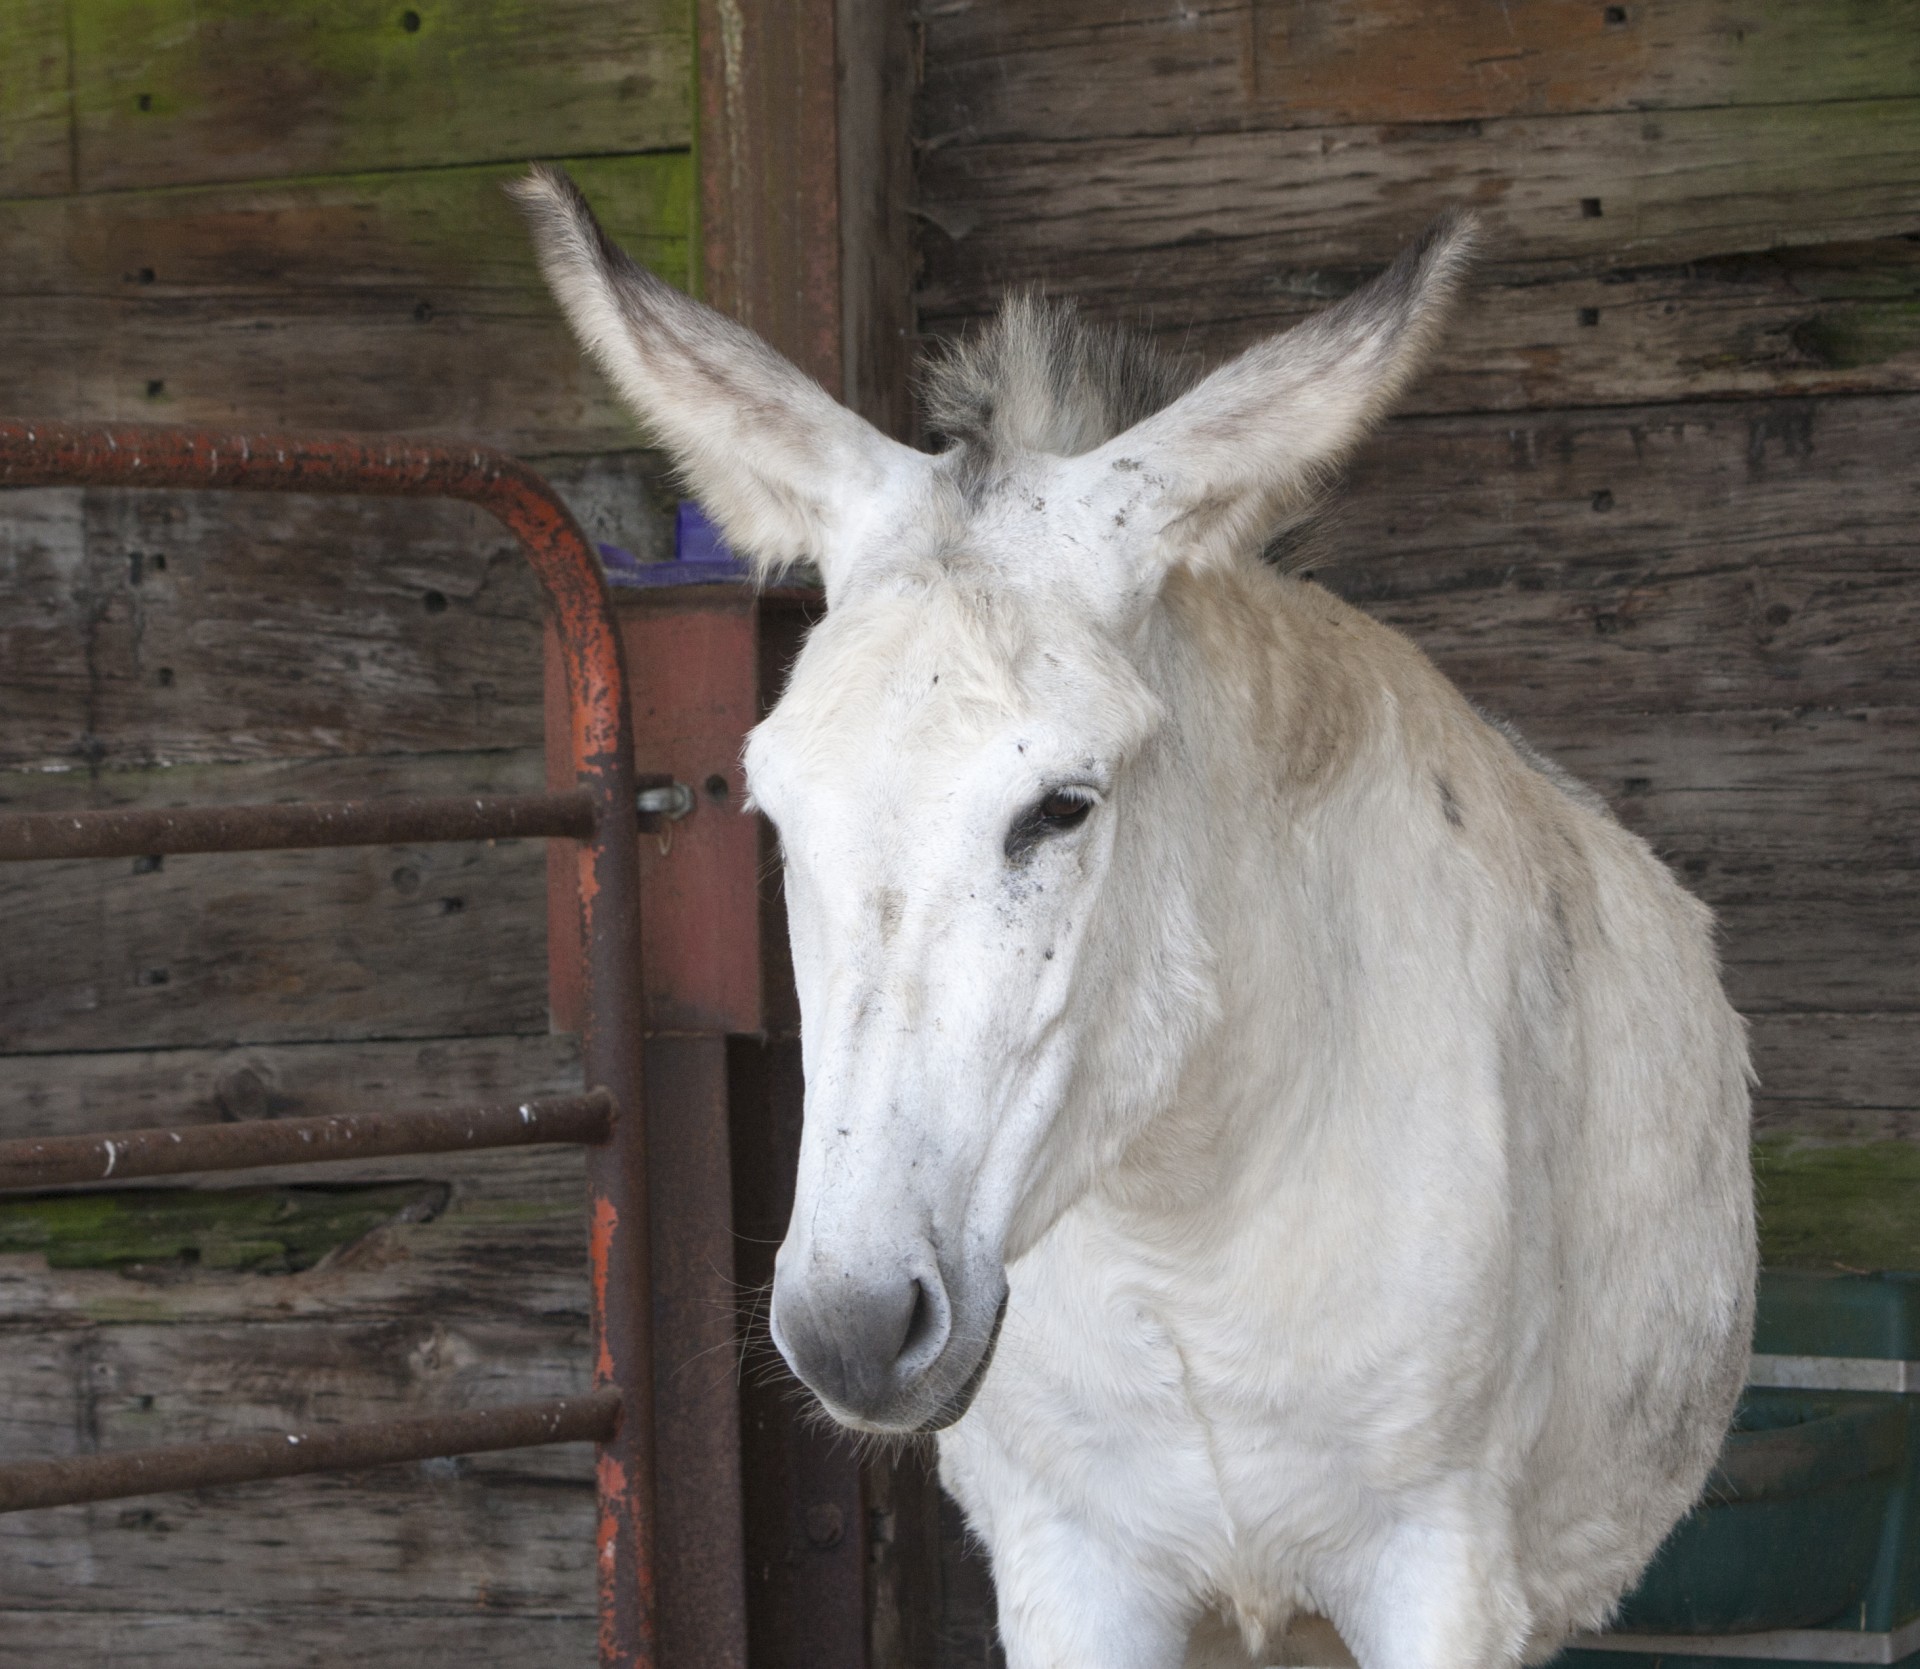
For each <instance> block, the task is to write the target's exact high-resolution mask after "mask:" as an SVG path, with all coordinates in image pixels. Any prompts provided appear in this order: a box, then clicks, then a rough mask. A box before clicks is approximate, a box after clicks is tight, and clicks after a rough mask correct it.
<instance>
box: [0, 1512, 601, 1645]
mask: <svg viewBox="0 0 1920 1669" xmlns="http://www.w3.org/2000/svg"><path fill="white" fill-rule="evenodd" d="M429 1510H430V1509H429ZM589 1533H591V1530H590V1527H589ZM161 1545H162V1546H164V1545H165V1544H164V1543H162V1544H161ZM240 1586H241V1584H240V1583H239V1582H238V1581H237V1580H236V1579H235V1578H234V1577H232V1576H228V1577H227V1578H226V1579H225V1580H223V1581H221V1582H219V1583H218V1584H217V1585H214V1591H215V1598H214V1601H213V1603H214V1604H215V1605H216V1606H218V1607H220V1608H219V1609H209V1610H193V1609H189V1606H190V1603H191V1600H190V1596H186V1595H182V1594H178V1593H175V1594H172V1595H169V1596H167V1598H166V1599H165V1600H163V1601H161V1602H160V1607H161V1608H159V1609H154V1610H146V1611H142V1610H135V1609H132V1608H129V1607H125V1606H115V1605H111V1604H109V1603H107V1597H106V1596H101V1598H100V1599H99V1601H98V1602H96V1603H94V1604H90V1605H87V1606H85V1607H84V1608H78V1607H76V1608H69V1607H65V1606H62V1607H40V1608H35V1609H32V1610H28V1609H24V1608H12V1607H9V1608H8V1609H6V1610H5V1611H4V1612H0V1623H3V1625H4V1626H0V1669H45V1666H46V1665H47V1664H49V1663H56V1662H62V1661H64V1662H71V1663H89V1664H119V1663H137V1664H139V1665H140V1666H141V1669H251V1666H252V1665H255V1664H260V1663H272V1664H274V1665H276V1666H277V1669H339V1665H340V1664H341V1663H342V1661H350V1662H354V1663H365V1664H407V1665H410V1666H411V1669H477V1666H479V1665H483V1664H490V1663H502V1664H509V1663H512V1664H519V1663H550V1664H556V1665H559V1664H588V1663H591V1662H592V1661H593V1657H594V1650H595V1639H596V1631H597V1619H596V1617H595V1616H594V1614H593V1613H592V1611H591V1610H587V1611H581V1612H577V1613H569V1612H552V1613H543V1614H541V1615H537V1616H520V1615H514V1614H511V1613H506V1612H502V1611H501V1610H500V1609H498V1608H497V1607H490V1606H488V1605H487V1604H485V1603H484V1602H482V1603H477V1604H473V1605H469V1606H467V1607H465V1608H464V1609H463V1611H461V1612H460V1613H458V1614H454V1615H429V1616H417V1615H402V1614H397V1613H395V1612H392V1611H381V1612H379V1613H377V1614H375V1615H372V1616H369V1615H367V1614H365V1613H363V1612H361V1611H360V1610H358V1609H357V1608H356V1607H355V1605H354V1601H353V1594H352V1588H351V1584H350V1583H349V1582H344V1581H343V1582H342V1583H341V1584H340V1593H339V1597H338V1599H337V1600H336V1602H335V1603H334V1605H333V1606H332V1607H331V1608H329V1609H327V1610H325V1611H324V1612H323V1611H319V1610H314V1611H306V1612H298V1611H288V1610H286V1609H273V1610H259V1611H250V1610H239V1609H233V1608H232V1607H235V1606H236V1605H237V1604H238V1601H237V1599H236V1595H235V1590H236V1589H237V1588H239V1587H240Z"/></svg>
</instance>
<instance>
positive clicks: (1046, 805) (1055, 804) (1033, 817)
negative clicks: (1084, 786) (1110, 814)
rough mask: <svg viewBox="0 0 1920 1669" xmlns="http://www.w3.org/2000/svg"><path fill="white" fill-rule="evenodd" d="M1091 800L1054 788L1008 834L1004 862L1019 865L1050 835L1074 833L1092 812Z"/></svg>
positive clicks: (1069, 791)
mask: <svg viewBox="0 0 1920 1669" xmlns="http://www.w3.org/2000/svg"><path fill="white" fill-rule="evenodd" d="M1093 805H1094V802H1093V800H1092V798H1091V797H1090V796H1089V795H1087V794H1086V793H1084V792H1083V791H1080V790H1078V789H1072V788H1056V789H1055V790H1054V791H1053V792H1052V793H1051V794H1049V795H1048V796H1047V797H1046V798H1045V799H1044V800H1042V801H1040V803H1039V804H1038V805H1035V806H1032V807H1030V808H1029V809H1028V810H1026V811H1024V812H1022V813H1021V814H1020V816H1019V818H1018V819H1016V821H1015V822H1014V825H1013V827H1012V828H1010V829H1009V830H1007V861H1008V862H1009V863H1019V862H1021V861H1022V860H1023V859H1024V858H1026V857H1027V855H1028V854H1029V853H1031V852H1032V851H1033V849H1034V847H1036V846H1038V845H1039V844H1040V842H1041V841H1043V840H1046V839H1047V838H1048V837H1049V836H1051V835H1057V834H1065V833H1066V832H1067V830H1069V829H1077V828H1079V827H1080V825H1081V824H1082V823H1084V822H1086V820H1087V813H1088V812H1090V811H1092V810H1093Z"/></svg>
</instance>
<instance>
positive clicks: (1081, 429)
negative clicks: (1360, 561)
mask: <svg viewBox="0 0 1920 1669" xmlns="http://www.w3.org/2000/svg"><path fill="white" fill-rule="evenodd" d="M1204 375H1205V371H1204V370H1202V369H1200V368H1197V367H1193V366H1188V365H1182V364H1180V363H1178V362H1177V361H1175V360H1172V359H1169V358H1168V357H1167V356H1166V355H1165V354H1164V353H1162V352H1161V351H1160V350H1159V349H1158V348H1156V347H1155V346H1154V345H1153V344H1152V343H1151V342H1149V341H1147V340H1146V338H1145V337H1142V336H1134V335H1130V334H1128V333H1127V332H1125V331H1121V330H1113V329H1110V328H1109V327H1107V326H1104V325H1094V324H1089V323H1087V321H1086V320H1085V319H1083V318H1081V317H1080V310H1079V308H1078V307H1077V306H1075V305H1074V303H1073V302H1071V301H1065V300H1056V299H1054V298H1052V297H1049V296H1045V295H1042V294H1041V293H1040V292H1039V291H1038V290H1016V291H1013V292H1012V293H1010V294H1009V295H1008V296H1007V297H1006V298H1005V299H1004V300H1003V301H1002V302H1001V304H1000V311H999V312H998V313H997V314H996V315H995V316H994V317H993V318H992V319H991V320H989V321H988V322H987V323H986V324H985V325H983V326H981V327H980V328H979V329H977V330H976V331H974V332H973V333H972V334H971V335H969V336H966V337H963V338H961V339H960V340H958V341H954V342H947V343H943V344H940V345H939V346H937V347H936V348H935V349H934V353H933V357H931V358H930V359H929V360H928V362H927V363H926V365H925V366H924V367H923V368H922V370H921V374H920V403H921V409H922V410H923V411H924V412H925V414H926V420H927V428H928V430H929V432H930V435H931V438H932V439H933V440H934V441H935V443H936V444H944V445H946V446H950V447H953V448H955V449H957V450H958V451H959V452H960V453H961V454H962V457H963V463H964V466H965V467H964V476H965V477H970V478H972V479H975V480H978V479H980V478H982V477H985V476H989V475H991V474H992V473H993V472H994V467H995V464H996V462H997V461H998V460H999V459H1002V458H1004V457H1006V456H1007V455H1009V454H1011V453H1019V452H1046V453H1051V454H1053V455H1054V456H1055V457H1061V458H1070V457H1076V456H1078V455H1079V454H1080V453H1082V452H1091V451H1092V450H1093V449H1094V448H1095V447H1096V446H1102V445H1104V444H1105V443H1106V442H1108V441H1110V440H1112V439H1114V438H1115V437H1116V436H1118V435H1122V434H1125V433H1126V431H1127V430H1129V429H1131V428H1132V427H1133V426H1134V424H1136V423H1138V422H1140V421H1141V420H1142V419H1143V418H1147V417H1151V416H1152V415H1153V414H1154V413H1155V412H1157V411H1160V410H1162V409H1163V408H1164V407H1166V406H1170V405H1171V404H1172V403H1173V402H1174V401H1175V400H1177V399H1179V398H1180V396H1181V395H1182V394H1185V393H1186V392H1187V390H1188V389H1190V388H1192V387H1193V386H1194V384H1196V383H1197V382H1199V381H1200V379H1201V377H1202V376H1204ZM1327 515H1328V496H1327V495H1326V494H1324V493H1315V494H1314V495H1313V496H1312V497H1311V498H1310V499H1309V500H1308V501H1307V502H1304V503H1302V504H1300V505H1298V506H1296V507H1295V509H1294V510H1293V511H1292V512H1291V513H1290V514H1288V515H1287V516H1286V517H1285V518H1284V520H1283V521H1281V522H1280V524H1279V525H1277V526H1275V527H1274V528H1273V529H1272V530H1271V532H1270V535H1269V537H1268V539H1267V542H1266V546H1265V548H1264V550H1263V551H1262V552H1261V555H1262V558H1263V560H1265V561H1267V562H1269V563H1271V564H1272V565H1273V566H1275V567H1277V568H1285V569H1294V568H1301V567H1305V566H1307V565H1308V564H1310V563H1311V562H1312V561H1314V560H1315V559H1316V552H1317V551H1318V550H1319V549H1320V547H1321V543H1322V541H1321V540H1320V539H1319V538H1317V537H1316V535H1317V534H1318V533H1319V531H1320V530H1321V528H1322V527H1323V526H1324V524H1325V521H1326V518H1327Z"/></svg>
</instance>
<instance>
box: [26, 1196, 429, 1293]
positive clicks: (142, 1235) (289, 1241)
mask: <svg viewBox="0 0 1920 1669" xmlns="http://www.w3.org/2000/svg"><path fill="white" fill-rule="evenodd" d="M446 1193H447V1191H446V1188H445V1186H444V1185H443V1184H440V1183H422V1182H401V1183H383V1184H373V1185H366V1186H348V1187H339V1188H325V1187H321V1188H218V1189H215V1188H207V1189H200V1188H157V1189H142V1190H137V1191H135V1190H126V1191H121V1192H110V1193H84V1194H47V1195H38V1196H34V1197H31V1198H27V1199H13V1200H0V1252H39V1253H41V1254H42V1255H43V1256H44V1257H45V1258H46V1260H47V1265H48V1267H49V1268H52V1269H120V1270H125V1269H128V1268H131V1267H133V1266H136V1265H149V1266H152V1265H159V1266H164V1265H175V1266H188V1267H198V1268H202V1269H223V1270H241V1271H248V1272H251V1273H256V1274H287V1273H290V1272H292V1271H294V1270H300V1269H309V1268H311V1267H312V1266H313V1265H314V1264H316V1263H318V1262H319V1261H320V1259H322V1258H323V1257H325V1256H326V1255H327V1254H328V1253H329V1252H332V1251H337V1250H338V1249H339V1248H341V1247H343V1246H349V1245H352V1244H353V1242H355V1241H356V1240H360V1239H362V1238H364V1237H365V1236H366V1235H368V1234H370V1233H371V1232H372V1231H373V1230H374V1229H377V1228H382V1227H384V1226H386V1225H387V1224H389V1223H395V1222H424V1221H426V1220H428V1219H429V1218H431V1217H433V1216H436V1215H437V1214H438V1213H439V1211H440V1210H441V1209H442V1207H443V1206H444V1205H445V1203H446Z"/></svg>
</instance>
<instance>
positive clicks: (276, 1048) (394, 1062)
mask: <svg viewBox="0 0 1920 1669" xmlns="http://www.w3.org/2000/svg"><path fill="white" fill-rule="evenodd" d="M579 1087H580V1050H579V1042H578V1039H576V1038H573V1037H548V1036H507V1037H472V1038H435V1039H430V1040H427V1041H423V1042H407V1043H388V1042H332V1041H328V1042H321V1043H294V1044H268V1045H245V1044H242V1045H233V1046H229V1047H225V1048H213V1049H193V1048H187V1049H114V1050H103V1051H96V1052H91V1053H83V1054H67V1055H58V1054H32V1055H9V1056H4V1057H0V1136H4V1137H6V1138H7V1139H9V1140H11V1139H14V1138H18V1137H23V1136H52V1135H75V1136H80V1135H93V1134H97V1133H99V1132H102V1131H108V1130H152V1129H159V1128H162V1127H164V1126H166V1125H171V1124H210V1123H215V1122H218V1121H221V1120H230V1119H256V1118H327V1117H331V1116H333V1115H334V1114H338V1113H356V1112H366V1111H368V1110H369V1109H392V1108H401V1107H420V1108H430V1107H458V1106H463V1105H466V1104H468V1103H474V1102H485V1101H500V1100H506V1099H508V1098H510V1097H524V1096H538V1095H565V1094H570V1093H572V1092H574V1091H576V1090H578V1089H579ZM423 1165H428V1166H436V1167H437V1165H438V1161H426V1160H417V1159H416V1160H411V1161H408V1164H407V1169H408V1170H410V1171H411V1172H412V1174H415V1175H418V1174H420V1171H421V1167H422V1166H423ZM308 1174H309V1175H313V1176H319V1175H326V1176H333V1175H344V1174H346V1173H345V1172H344V1171H340V1170H329V1171H327V1172H325V1173H320V1172H311V1173H308ZM356 1174H364V1173H356Z"/></svg>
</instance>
